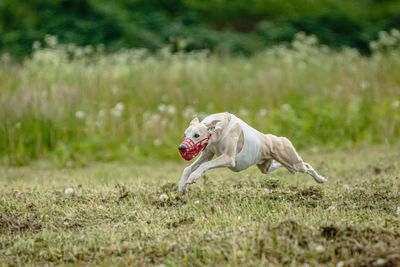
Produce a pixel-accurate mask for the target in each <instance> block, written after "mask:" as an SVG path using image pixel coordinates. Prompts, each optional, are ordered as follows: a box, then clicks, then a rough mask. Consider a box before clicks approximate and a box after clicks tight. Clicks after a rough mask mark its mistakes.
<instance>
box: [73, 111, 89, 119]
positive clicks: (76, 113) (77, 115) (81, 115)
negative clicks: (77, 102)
mask: <svg viewBox="0 0 400 267" xmlns="http://www.w3.org/2000/svg"><path fill="white" fill-rule="evenodd" d="M75 117H77V118H78V119H83V118H85V117H86V113H85V112H84V111H82V110H78V111H77V112H75Z"/></svg>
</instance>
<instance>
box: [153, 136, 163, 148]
mask: <svg viewBox="0 0 400 267" xmlns="http://www.w3.org/2000/svg"><path fill="white" fill-rule="evenodd" d="M161 144H162V141H161V140H160V139H158V138H157V139H155V140H154V141H153V145H154V146H156V147H159V146H161Z"/></svg>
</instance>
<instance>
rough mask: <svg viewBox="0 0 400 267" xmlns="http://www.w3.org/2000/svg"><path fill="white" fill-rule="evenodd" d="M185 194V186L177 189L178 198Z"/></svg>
mask: <svg viewBox="0 0 400 267" xmlns="http://www.w3.org/2000/svg"><path fill="white" fill-rule="evenodd" d="M186 192H187V189H186V186H184V187H180V188H179V196H180V197H181V196H183V195H184V194H186Z"/></svg>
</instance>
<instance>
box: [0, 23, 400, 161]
mask: <svg viewBox="0 0 400 267" xmlns="http://www.w3.org/2000/svg"><path fill="white" fill-rule="evenodd" d="M34 45H35V47H36V49H35V52H34V53H33V55H32V56H31V57H29V58H27V59H26V60H25V61H24V62H23V63H13V62H12V61H11V60H10V59H9V58H8V57H6V56H3V58H2V60H1V63H0V90H1V91H0V156H1V157H2V159H3V160H2V162H3V163H4V164H11V165H21V164H26V163H28V162H29V161H30V160H32V159H41V158H46V159H51V160H54V161H55V162H56V163H57V164H61V165H66V166H70V165H76V164H84V163H85V162H87V161H88V160H113V159H123V158H130V159H136V160H141V159H146V158H159V159H176V158H177V157H178V153H177V149H176V147H177V144H178V143H179V142H180V141H181V139H182V138H183V137H182V136H183V130H184V129H185V128H186V125H187V123H188V122H189V121H190V120H191V118H192V117H193V116H195V115H198V116H199V117H200V118H202V117H204V116H205V115H206V114H209V113H214V112H221V111H230V112H232V113H235V114H237V115H238V116H239V117H241V118H243V119H245V120H246V121H248V122H249V123H250V124H251V125H252V126H254V127H256V128H257V129H259V130H260V131H263V132H268V133H273V134H276V135H284V136H287V137H289V138H290V139H292V140H293V142H294V144H295V145H296V146H297V147H305V146H307V147H309V146H311V147H316V148H318V147H324V148H329V147H336V146H346V145H353V144H366V145H368V144H372V143H394V142H396V139H397V138H398V137H399V136H400V33H399V32H398V31H397V30H392V31H391V32H390V33H386V32H382V33H381V34H380V36H379V40H377V41H374V42H372V43H371V48H372V49H373V50H374V52H373V54H372V55H371V56H370V57H364V56H361V55H360V54H359V53H358V52H357V51H356V50H353V49H349V48H343V49H342V50H341V51H332V50H330V49H329V48H327V47H325V46H323V45H320V44H318V41H317V40H316V38H315V37H313V36H305V35H304V34H301V33H300V34H297V35H296V37H295V39H294V41H293V42H292V43H291V44H290V45H287V46H277V47H274V48H270V49H268V50H266V51H264V52H262V53H258V54H257V55H254V56H252V57H250V58H245V57H216V56H213V55H210V54H208V53H207V52H200V53H191V54H179V53H178V54H171V53H170V52H169V49H168V48H166V49H163V50H160V51H159V52H158V53H157V54H149V53H147V52H146V51H145V50H125V51H120V52H119V53H114V54H104V53H103V52H102V47H101V46H100V47H90V46H88V47H77V46H74V45H67V46H65V45H58V44H57V40H56V38H55V37H51V36H49V37H48V38H47V39H46V42H45V43H44V44H41V45H40V44H38V43H35V44H34Z"/></svg>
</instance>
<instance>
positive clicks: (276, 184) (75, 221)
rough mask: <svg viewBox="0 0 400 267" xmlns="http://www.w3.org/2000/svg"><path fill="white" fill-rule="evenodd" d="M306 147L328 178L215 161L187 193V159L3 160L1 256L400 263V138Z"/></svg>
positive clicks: (137, 261) (108, 261) (13, 260)
mask: <svg viewBox="0 0 400 267" xmlns="http://www.w3.org/2000/svg"><path fill="white" fill-rule="evenodd" d="M301 154H302V156H303V158H304V159H305V160H306V161H308V162H310V163H311V164H312V165H313V166H314V167H315V169H316V170H318V171H319V172H320V173H321V174H322V175H325V176H326V177H327V178H328V182H327V183H326V184H324V185H317V184H316V183H315V182H314V181H313V179H312V178H311V177H309V176H307V175H304V174H297V175H292V174H290V173H289V172H287V171H286V170H283V169H280V170H277V171H275V172H273V173H272V174H270V175H268V176H266V175H262V174H261V173H259V172H258V170H257V168H254V167H253V168H251V169H249V170H246V171H244V172H241V173H233V172H230V171H229V170H213V171H210V172H208V173H207V174H206V177H205V178H202V179H200V180H199V182H198V184H195V185H193V186H191V187H190V189H189V190H190V191H189V193H188V194H187V195H186V196H185V197H184V198H183V199H178V198H176V194H177V182H178V180H179V178H180V172H181V171H182V168H183V167H184V165H183V164H181V163H161V164H155V163H154V164H152V165H142V166H141V165H124V164H117V163H107V164H95V165H91V166H88V167H85V168H67V169H58V168H55V167H54V166H53V165H49V164H48V163H40V162H37V163H35V164H33V165H31V166H27V167H18V168H16V167H1V169H0V176H1V177H2V179H0V258H1V262H0V265H3V266H10V265H11V266H13V265H20V264H26V263H27V264H29V265H43V264H72V265H87V264H89V265H94V264H96V265H115V264H121V265H127V264H131V265H153V264H156V265H161V264H163V265H166V266H183V265H188V266H203V265H204V264H207V265H216V264H219V265H229V266H237V265H247V266H260V265H261V264H264V265H266V264H271V265H280V264H282V263H283V264H285V265H292V266H300V265H304V266H321V265H327V266H372V265H377V266H379V265H386V266H396V264H397V265H398V264H399V263H398V261H399V260H400V250H399V248H400V162H399V158H400V149H399V147H391V148H389V147H375V148H369V149H362V150H347V151H337V152H332V153H316V152H305V151H303V153H301ZM67 188H72V190H73V192H70V193H66V192H68V190H67V191H65V190H66V189H67ZM163 193H165V194H167V195H168V196H169V199H166V200H161V199H160V195H161V194H163ZM307 264H308V265H307Z"/></svg>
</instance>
